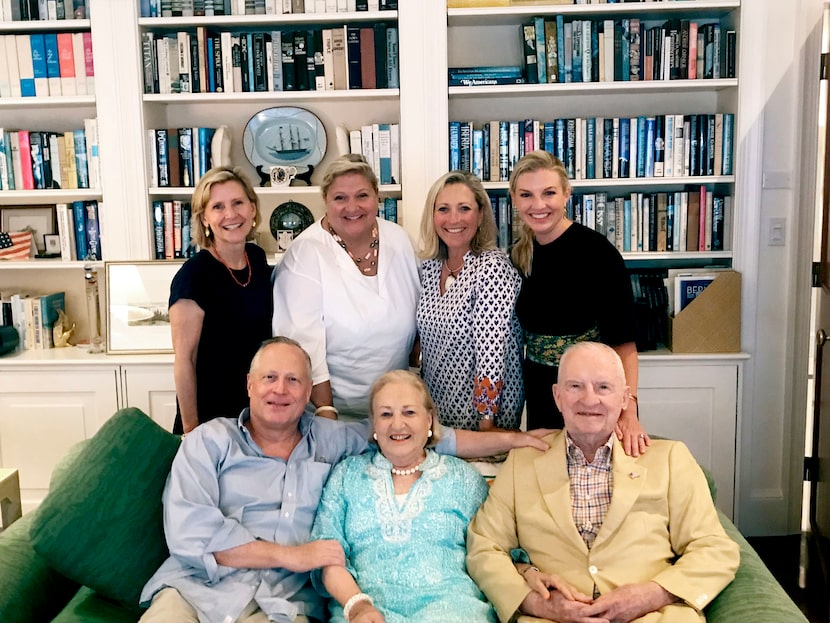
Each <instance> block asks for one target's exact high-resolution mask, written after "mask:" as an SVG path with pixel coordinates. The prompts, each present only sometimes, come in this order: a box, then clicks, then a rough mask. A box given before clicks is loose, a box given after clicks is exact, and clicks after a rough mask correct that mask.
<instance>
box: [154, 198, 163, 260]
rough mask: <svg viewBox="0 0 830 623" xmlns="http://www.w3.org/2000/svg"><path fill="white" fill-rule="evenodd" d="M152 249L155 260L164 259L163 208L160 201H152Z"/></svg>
mask: <svg viewBox="0 0 830 623" xmlns="http://www.w3.org/2000/svg"><path fill="white" fill-rule="evenodd" d="M151 216H152V219H153V249H154V250H155V258H156V259H157V260H163V259H164V206H163V204H162V202H161V200H160V199H156V200H154V201H153V207H152V210H151Z"/></svg>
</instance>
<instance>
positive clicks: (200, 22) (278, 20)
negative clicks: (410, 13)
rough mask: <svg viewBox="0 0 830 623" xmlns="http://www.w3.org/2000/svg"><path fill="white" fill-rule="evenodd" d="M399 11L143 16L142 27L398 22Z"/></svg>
mask: <svg viewBox="0 0 830 623" xmlns="http://www.w3.org/2000/svg"><path fill="white" fill-rule="evenodd" d="M397 19H398V12H397V11H359V12H348V13H347V12H343V13H297V14H289V15H220V16H211V17H193V16H191V17H141V18H139V19H138V25H139V26H140V27H142V28H148V29H155V28H178V27H186V28H190V27H193V26H279V25H291V24H310V25H313V24H342V23H344V22H348V23H360V22H379V21H397Z"/></svg>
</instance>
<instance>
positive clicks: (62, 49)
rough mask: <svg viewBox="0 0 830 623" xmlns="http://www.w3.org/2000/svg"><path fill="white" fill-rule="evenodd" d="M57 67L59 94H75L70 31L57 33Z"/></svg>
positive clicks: (73, 56) (76, 91)
mask: <svg viewBox="0 0 830 623" xmlns="http://www.w3.org/2000/svg"><path fill="white" fill-rule="evenodd" d="M58 67H59V69H60V72H61V94H63V95H77V94H78V89H77V86H76V85H75V51H74V48H73V44H72V33H71V32H59V33H58Z"/></svg>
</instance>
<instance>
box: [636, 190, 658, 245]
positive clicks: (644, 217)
mask: <svg viewBox="0 0 830 623" xmlns="http://www.w3.org/2000/svg"><path fill="white" fill-rule="evenodd" d="M652 210H655V211H656V210H657V206H656V205H655V206H652V205H651V197H649V196H648V195H645V196H644V197H643V201H642V210H641V212H640V214H639V217H640V227H639V229H640V236H639V237H640V246H639V250H640V251H651V240H650V239H649V235H648V232H649V229H650V228H651V211H652Z"/></svg>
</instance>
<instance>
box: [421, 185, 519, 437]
mask: <svg viewBox="0 0 830 623" xmlns="http://www.w3.org/2000/svg"><path fill="white" fill-rule="evenodd" d="M421 241H422V245H423V248H422V249H421V252H420V255H421V258H422V259H423V260H424V262H423V265H422V267H421V287H422V289H423V292H422V294H421V299H420V301H419V303H418V314H417V319H418V333H419V337H420V343H421V356H422V367H421V375H422V376H423V378H424V381H426V384H427V387H428V388H429V391H430V394H431V395H432V397H433V399H434V400H435V403H436V405H437V406H438V416H439V419H440V420H441V423H442V424H445V425H447V426H452V427H454V428H464V429H468V430H479V429H480V430H487V429H490V428H493V427H498V428H518V427H519V423H520V420H521V413H522V407H523V405H524V390H523V386H522V370H521V347H522V338H521V328H520V326H519V322H518V320H517V319H516V313H515V305H516V298H517V297H518V295H519V288H520V286H521V280H520V278H519V275H518V273H517V272H516V269H515V268H514V267H513V265H512V264H511V262H510V259H509V258H508V257H507V255H506V254H505V253H504V252H503V251H501V250H500V249H498V248H496V221H495V218H494V216H493V208H492V205H491V203H490V198H489V197H488V196H487V192H486V191H485V190H484V187H483V186H482V184H481V181H479V179H478V178H477V177H475V176H474V175H472V174H470V173H467V172H464V171H451V172H450V173H447V174H446V175H443V176H441V177H440V178H439V179H438V180H437V181H436V182H435V183H434V184H433V185H432V188H431V189H430V191H429V194H428V195H427V200H426V207H425V209H424V213H423V216H422V218H421Z"/></svg>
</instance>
